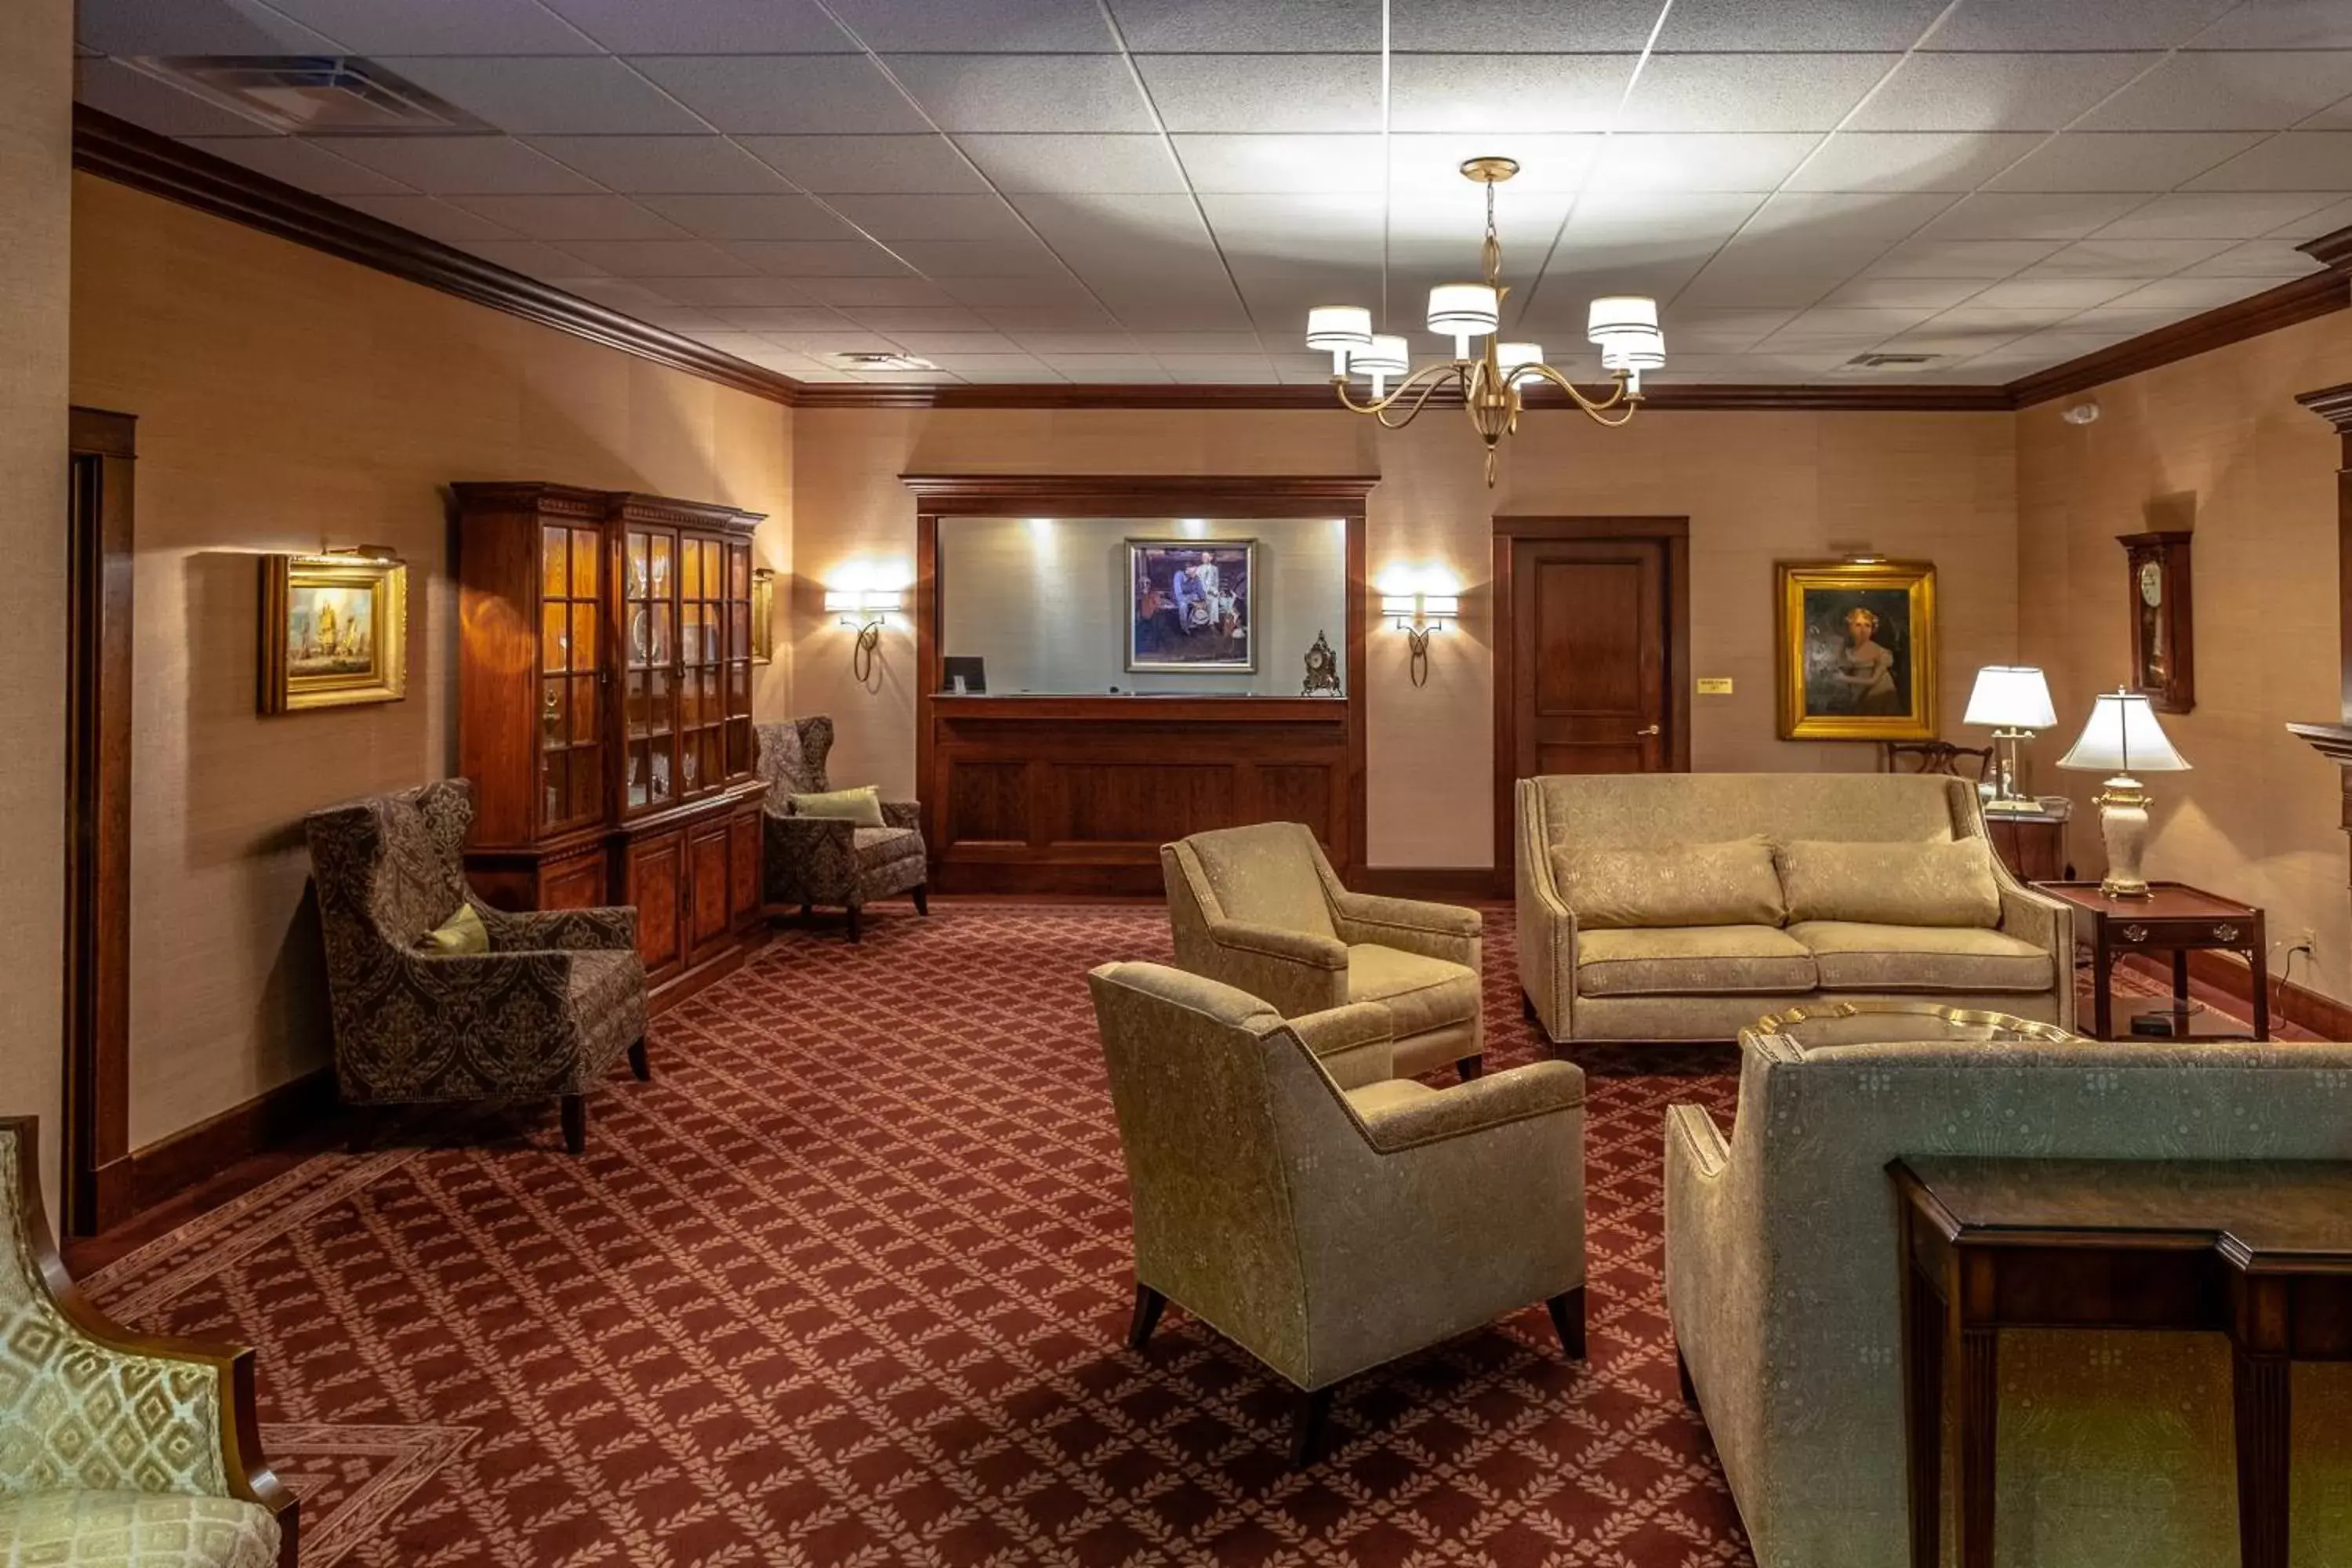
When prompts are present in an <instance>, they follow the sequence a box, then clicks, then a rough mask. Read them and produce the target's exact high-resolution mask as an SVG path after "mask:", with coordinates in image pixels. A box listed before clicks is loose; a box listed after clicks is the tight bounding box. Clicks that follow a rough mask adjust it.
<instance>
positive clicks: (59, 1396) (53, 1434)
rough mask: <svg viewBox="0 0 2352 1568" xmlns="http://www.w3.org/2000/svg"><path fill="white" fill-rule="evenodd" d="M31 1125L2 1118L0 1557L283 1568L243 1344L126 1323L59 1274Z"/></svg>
mask: <svg viewBox="0 0 2352 1568" xmlns="http://www.w3.org/2000/svg"><path fill="white" fill-rule="evenodd" d="M39 1167H40V1161H39V1159H38V1157H37V1152H36V1142H35V1138H34V1121H33V1118H31V1117H29V1116H16V1117H5V1118H0V1220H5V1232H6V1234H5V1236H0V1563H21V1564H24V1565H26V1568H36V1565H40V1568H47V1565H49V1564H55V1565H57V1568H101V1565H102V1568H294V1535H295V1501H294V1494H293V1493H291V1492H289V1491H288V1490H287V1489H286V1488H285V1487H284V1486H283V1485H282V1484H281V1483H280V1482H279V1481H278V1478H277V1477H276V1476H275V1475H273V1474H271V1473H270V1469H269V1466H268V1462H267V1461H266V1460H264V1459H263V1458H262V1457H261V1443H260V1436H259V1427H258V1426H257V1425H256V1422H255V1415H254V1397H253V1352H251V1351H248V1350H240V1349H237V1348H236V1347H235V1346H232V1345H218V1344H205V1343H202V1342H197V1341H194V1340H181V1339H171V1338H166V1337H164V1336H162V1335H157V1334H139V1333H133V1332H131V1331H130V1330H128V1329H124V1328H121V1327H120V1326H118V1325H117V1324H115V1323H113V1322H110V1321H108V1320H107V1319H106V1317H105V1316H104V1315H102V1314H101V1313H100V1312H99V1311H98V1310H97V1309H96V1308H94V1307H92V1306H90V1305H89V1302H87V1301H85V1300H82V1298H81V1293H80V1292H79V1291H78V1290H76V1289H74V1287H73V1283H72V1281H71V1280H69V1279H67V1278H66V1270H65V1265H64V1264H63V1263H62V1262H60V1261H59V1260H58V1254H57V1247H56V1246H55V1244H54V1243H53V1242H52V1241H51V1239H50V1237H49V1227H48V1222H47V1219H46V1218H44V1217H43V1215H42V1213H41V1187H40V1180H39V1177H38V1175H37V1171H38V1170H39Z"/></svg>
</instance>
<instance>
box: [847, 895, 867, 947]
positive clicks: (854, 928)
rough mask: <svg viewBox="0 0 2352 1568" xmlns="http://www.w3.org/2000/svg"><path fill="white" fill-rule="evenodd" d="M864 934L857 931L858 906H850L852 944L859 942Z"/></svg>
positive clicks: (850, 937)
mask: <svg viewBox="0 0 2352 1568" xmlns="http://www.w3.org/2000/svg"><path fill="white" fill-rule="evenodd" d="M863 934H864V933H862V932H861V931H859V930H858V929H857V906H856V904H852V905H850V906H849V940H850V941H852V942H856V941H859V940H860V939H861V938H862V936H863Z"/></svg>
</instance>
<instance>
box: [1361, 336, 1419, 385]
mask: <svg viewBox="0 0 2352 1568" xmlns="http://www.w3.org/2000/svg"><path fill="white" fill-rule="evenodd" d="M1348 368H1349V370H1351V371H1353V372H1354V373H1355V374H1358V375H1402V374H1404V373H1405V372H1406V371H1407V370H1409V369H1411V368H1412V354H1411V353H1408V352H1407V350H1406V348H1405V342H1404V338H1403V337H1402V334H1399V333H1396V332H1375V333H1373V334H1372V342H1371V345H1370V347H1369V348H1360V349H1358V350H1356V351H1355V352H1354V353H1350V354H1349V356H1348Z"/></svg>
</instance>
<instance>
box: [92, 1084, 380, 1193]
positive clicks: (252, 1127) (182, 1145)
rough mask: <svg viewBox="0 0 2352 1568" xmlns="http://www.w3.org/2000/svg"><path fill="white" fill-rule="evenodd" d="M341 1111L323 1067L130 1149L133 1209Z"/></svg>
mask: <svg viewBox="0 0 2352 1568" xmlns="http://www.w3.org/2000/svg"><path fill="white" fill-rule="evenodd" d="M336 1114H337V1106H336V1101H335V1071H334V1069H333V1068H319V1069H317V1070H316V1071H314V1072H308V1073H305V1074H303V1075H302V1076H301V1077H300V1078H298V1079H291V1080H289V1081H288V1082H286V1083H281V1084H279V1085H278V1087H277V1088H276V1089H270V1090H268V1092H267V1093H265V1094H261V1095H258V1096H257V1097H256V1098H254V1099H252V1100H247V1101H246V1102H245V1103H244V1104H242V1105H233V1106H231V1107H229V1108H228V1109H227V1110H224V1111H222V1112H221V1113H220V1114H219V1115H217V1116H214V1117H209V1118H207V1119H206V1120H205V1121H199V1122H197V1123H196V1124H195V1125H194V1127H184V1128H182V1129H181V1130H180V1131H177V1132H174V1133H173V1134H172V1135H171V1136H170V1137H168V1138H165V1139H163V1140H161V1141H160V1142H154V1143H150V1144H148V1145H147V1146H146V1147H145V1148H144V1149H134V1150H132V1151H131V1159H130V1164H131V1209H132V1211H133V1212H134V1213H136V1212H138V1211H142V1210H145V1209H150V1208H152V1207H154V1206H155V1205H158V1204H161V1203H163V1202H166V1201H167V1200H169V1199H171V1198H174V1197H177V1196H178V1195H179V1194H182V1193H184V1192H186V1191H187V1190H188V1189H189V1188H190V1187H193V1186H195V1185H196V1184H198V1183H200V1182H205V1181H209V1180H210V1179H211V1178H213V1177H215V1176H216V1175H218V1174H220V1173H222V1172H223V1171H226V1170H227V1169H228V1168H229V1167H230V1166H231V1165H234V1164H236V1163H237V1162H238V1161H239V1160H243V1159H247V1158H249V1157H250V1156H252V1155H255V1154H259V1153H264V1152H268V1151H269V1150H272V1149H278V1148H283V1147H284V1146H285V1145H286V1144H288V1143H290V1142H293V1141H294V1140H295V1139H296V1138H299V1137H301V1136H302V1135H304V1134H306V1133H311V1132H315V1131H318V1130H319V1128H320V1126H321V1125H323V1124H324V1123H326V1122H328V1121H331V1120H332V1119H333V1118H334V1117H335V1116H336Z"/></svg>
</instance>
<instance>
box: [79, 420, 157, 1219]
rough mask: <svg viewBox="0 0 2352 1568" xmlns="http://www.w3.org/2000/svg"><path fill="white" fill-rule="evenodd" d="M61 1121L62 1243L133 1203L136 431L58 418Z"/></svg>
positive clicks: (127, 423) (126, 425)
mask: <svg viewBox="0 0 2352 1568" xmlns="http://www.w3.org/2000/svg"><path fill="white" fill-rule="evenodd" d="M66 446H67V461H68V464H69V465H70V466H71V468H72V469H73V479H72V484H71V488H70V490H69V492H68V493H69V494H70V496H71V498H72V499H71V502H70V510H69V511H68V516H67V526H68V529H70V530H71V533H70V535H69V537H68V545H67V552H68V587H67V592H68V596H69V608H68V615H69V643H68V649H67V666H68V683H67V706H66V731H67V732H66V821H65V829H66V948H65V955H64V963H65V1031H64V1035H65V1037H64V1039H63V1041H62V1042H61V1046H62V1049H63V1050H64V1053H65V1107H64V1111H65V1116H64V1126H63V1128H62V1129H61V1131H63V1134H64V1136H63V1137H62V1138H61V1139H60V1140H59V1144H60V1152H61V1155H62V1160H63V1167H62V1176H63V1186H64V1193H65V1205H64V1207H65V1214H64V1215H63V1216H62V1218H63V1221H64V1224H63V1225H62V1226H61V1227H60V1228H61V1229H62V1231H63V1232H64V1234H66V1235H68V1236H92V1235H96V1234H97V1233H98V1232H100V1231H101V1230H105V1229H107V1228H109V1227H110V1226H116V1225H120V1224H121V1222H122V1221H124V1220H126V1219H128V1218H130V1217H131V1215H132V1213H133V1212H134V1211H135V1208H136V1205H137V1198H136V1195H135V1192H134V1184H133V1180H132V1161H131V578H132V572H133V561H134V556H133V550H134V539H135V535H134V531H133V529H134V522H133V507H134V500H135V498H134V495H133V491H132V485H131V474H132V469H133V467H134V465H135V462H136V458H137V448H138V419H137V417H136V416H133V415H129V414H113V413H109V412H107V411H105V410H103V409H97V408H74V409H70V410H69V411H68V416H67V442H66Z"/></svg>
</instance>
